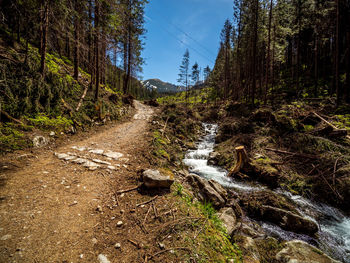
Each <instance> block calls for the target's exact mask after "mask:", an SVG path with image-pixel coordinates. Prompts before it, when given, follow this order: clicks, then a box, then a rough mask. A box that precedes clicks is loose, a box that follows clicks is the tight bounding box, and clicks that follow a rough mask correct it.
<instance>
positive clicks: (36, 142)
mask: <svg viewBox="0 0 350 263" xmlns="http://www.w3.org/2000/svg"><path fill="white" fill-rule="evenodd" d="M48 143H49V140H48V139H46V138H45V137H44V136H40V135H38V136H35V137H34V138H33V146H34V147H36V148H41V147H44V146H46V145H47V144H48Z"/></svg>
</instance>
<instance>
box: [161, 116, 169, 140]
mask: <svg viewBox="0 0 350 263" xmlns="http://www.w3.org/2000/svg"><path fill="white" fill-rule="evenodd" d="M168 120H169V116H168V118H166V121H165V124H164V127H163V131H162V136H163V135H164V132H165V129H166V126H167V124H168Z"/></svg>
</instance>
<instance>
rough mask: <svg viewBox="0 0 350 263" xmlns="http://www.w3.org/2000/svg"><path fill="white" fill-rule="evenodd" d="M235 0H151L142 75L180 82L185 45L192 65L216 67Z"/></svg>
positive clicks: (147, 17) (148, 77)
mask: <svg viewBox="0 0 350 263" xmlns="http://www.w3.org/2000/svg"><path fill="white" fill-rule="evenodd" d="M232 2H233V1H232V0H150V3H149V4H148V5H147V7H146V19H145V20H146V25H145V27H146V29H147V33H146V40H145V47H144V48H145V49H144V51H143V54H142V55H143V58H144V59H145V61H146V64H145V65H144V66H143V74H142V76H143V79H144V80H146V79H150V78H159V79H161V80H163V81H167V82H171V83H174V84H178V83H177V78H178V73H179V66H180V64H181V60H182V57H183V54H184V53H185V51H186V48H188V49H189V52H190V61H191V66H192V65H193V64H194V63H195V62H198V64H199V65H200V66H201V67H202V68H204V67H206V66H207V65H209V66H210V68H212V67H213V65H214V62H215V58H216V54H217V52H218V48H219V40H220V31H221V29H222V27H223V25H224V22H225V20H226V19H227V18H229V19H231V17H232V12H233V10H232Z"/></svg>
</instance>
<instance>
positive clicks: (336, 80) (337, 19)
mask: <svg viewBox="0 0 350 263" xmlns="http://www.w3.org/2000/svg"><path fill="white" fill-rule="evenodd" d="M335 1H336V12H337V13H336V33H335V90H336V93H337V106H339V105H340V102H341V97H342V94H341V91H340V87H339V64H340V63H339V60H340V54H339V46H340V37H339V34H340V32H339V27H340V10H339V1H340V0H335Z"/></svg>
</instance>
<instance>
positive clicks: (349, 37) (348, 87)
mask: <svg viewBox="0 0 350 263" xmlns="http://www.w3.org/2000/svg"><path fill="white" fill-rule="evenodd" d="M349 20H350V19H349ZM346 42H347V59H346V83H345V99H346V102H347V103H350V21H349V24H348V31H347V32H346Z"/></svg>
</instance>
